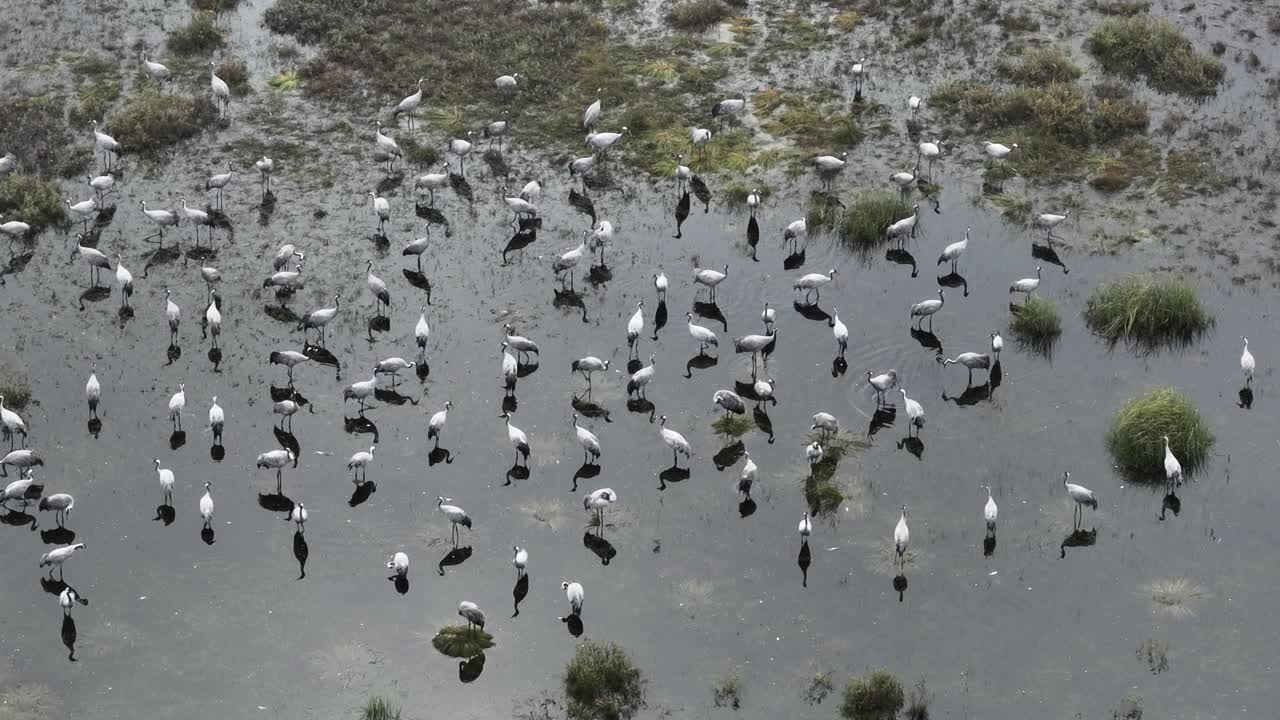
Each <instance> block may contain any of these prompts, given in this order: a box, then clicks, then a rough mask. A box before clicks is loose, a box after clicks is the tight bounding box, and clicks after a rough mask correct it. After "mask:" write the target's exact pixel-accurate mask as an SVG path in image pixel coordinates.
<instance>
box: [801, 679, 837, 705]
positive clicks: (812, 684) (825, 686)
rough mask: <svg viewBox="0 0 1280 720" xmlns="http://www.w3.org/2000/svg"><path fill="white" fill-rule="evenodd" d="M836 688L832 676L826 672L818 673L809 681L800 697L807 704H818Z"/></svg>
mask: <svg viewBox="0 0 1280 720" xmlns="http://www.w3.org/2000/svg"><path fill="white" fill-rule="evenodd" d="M834 689H835V685H834V684H833V683H832V682H831V676H830V675H828V674H826V673H822V672H820V673H816V674H815V675H814V676H813V679H812V680H810V681H809V685H808V686H807V687H805V689H804V692H803V693H801V694H800V699H802V700H804V702H805V704H807V705H818V704H820V703H821V702H822V701H823V700H826V699H827V696H828V695H830V694H831V691H832V690H834Z"/></svg>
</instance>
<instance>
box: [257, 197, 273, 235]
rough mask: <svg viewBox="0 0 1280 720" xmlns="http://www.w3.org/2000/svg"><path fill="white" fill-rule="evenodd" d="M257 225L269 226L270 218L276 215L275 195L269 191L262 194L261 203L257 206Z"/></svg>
mask: <svg viewBox="0 0 1280 720" xmlns="http://www.w3.org/2000/svg"><path fill="white" fill-rule="evenodd" d="M257 210H258V224H259V225H262V226H264V227H265V226H267V225H269V224H271V216H272V215H275V213H276V194H275V193H273V192H271V191H270V190H268V191H266V192H265V193H263V194H262V202H261V203H260V204H259V205H258V208H257Z"/></svg>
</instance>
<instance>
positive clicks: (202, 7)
mask: <svg viewBox="0 0 1280 720" xmlns="http://www.w3.org/2000/svg"><path fill="white" fill-rule="evenodd" d="M239 6H240V0H191V7H192V9H194V10H198V11H200V12H202V13H224V12H230V11H232V10H235V9H236V8H237V7H239Z"/></svg>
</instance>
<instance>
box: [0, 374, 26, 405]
mask: <svg viewBox="0 0 1280 720" xmlns="http://www.w3.org/2000/svg"><path fill="white" fill-rule="evenodd" d="M0 395H3V396H4V406H5V409H7V410H13V411H14V412H21V411H22V409H23V408H25V407H26V406H27V403H29V402H31V381H30V380H29V379H28V378H27V374H26V373H24V372H23V371H21V370H19V369H18V368H16V367H14V366H13V365H10V364H9V363H7V362H0Z"/></svg>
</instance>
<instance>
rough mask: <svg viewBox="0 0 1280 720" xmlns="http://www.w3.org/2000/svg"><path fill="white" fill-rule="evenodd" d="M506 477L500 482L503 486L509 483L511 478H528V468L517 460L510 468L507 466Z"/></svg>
mask: <svg viewBox="0 0 1280 720" xmlns="http://www.w3.org/2000/svg"><path fill="white" fill-rule="evenodd" d="M506 478H507V481H506V482H504V483H502V485H503V487H506V486H508V485H510V484H511V482H512V481H513V480H528V479H529V468H528V467H526V466H524V465H521V464H520V463H518V462H517V463H516V464H514V465H512V466H511V467H510V468H507V475H506Z"/></svg>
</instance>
